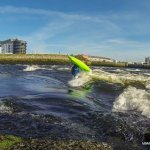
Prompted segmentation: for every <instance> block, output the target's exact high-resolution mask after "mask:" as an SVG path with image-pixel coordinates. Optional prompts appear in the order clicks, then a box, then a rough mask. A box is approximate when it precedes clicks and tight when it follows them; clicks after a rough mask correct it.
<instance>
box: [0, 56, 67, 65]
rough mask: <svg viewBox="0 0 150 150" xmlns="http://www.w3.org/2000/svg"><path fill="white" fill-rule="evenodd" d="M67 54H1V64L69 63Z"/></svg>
mask: <svg viewBox="0 0 150 150" xmlns="http://www.w3.org/2000/svg"><path fill="white" fill-rule="evenodd" d="M69 63H70V61H69V59H68V57H67V55H57V54H13V55H12V54H1V55H0V64H39V65H40V64H41V65H42V64H43V65H46V64H58V65H59V64H60V65H61V64H62V65H65V64H69Z"/></svg>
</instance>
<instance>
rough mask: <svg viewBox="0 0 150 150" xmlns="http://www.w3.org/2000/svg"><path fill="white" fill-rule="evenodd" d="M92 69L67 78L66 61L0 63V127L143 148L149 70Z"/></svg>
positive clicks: (149, 115)
mask: <svg viewBox="0 0 150 150" xmlns="http://www.w3.org/2000/svg"><path fill="white" fill-rule="evenodd" d="M92 70H93V71H92V72H91V73H89V74H87V73H80V75H79V78H78V79H72V76H71V74H70V67H69V66H57V65H53V66H26V65H0V133H1V134H14V135H18V136H21V137H27V138H29V137H33V138H34V137H36V138H39V137H48V138H50V139H54V140H57V139H66V140H69V139H71V140H92V141H104V142H107V143H109V144H111V145H112V146H113V147H114V148H119V147H124V149H125V148H131V149H146V148H147V147H144V146H142V141H143V137H144V134H146V133H150V71H149V70H137V69H125V68H123V69H120V68H110V67H107V68H105V67H92Z"/></svg>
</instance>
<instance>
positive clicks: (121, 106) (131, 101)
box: [112, 86, 150, 118]
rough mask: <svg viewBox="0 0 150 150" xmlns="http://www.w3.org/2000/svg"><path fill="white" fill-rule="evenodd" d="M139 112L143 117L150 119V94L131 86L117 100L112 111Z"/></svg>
mask: <svg viewBox="0 0 150 150" xmlns="http://www.w3.org/2000/svg"><path fill="white" fill-rule="evenodd" d="M131 110H133V111H138V112H141V114H142V115H144V116H146V117H148V118H150V93H149V92H147V91H145V90H142V89H137V88H135V87H132V86H129V87H128V88H127V89H125V90H124V92H123V93H122V94H121V95H120V96H119V97H118V98H117V99H116V100H115V102H114V104H113V109H112V111H115V112H122V111H131Z"/></svg>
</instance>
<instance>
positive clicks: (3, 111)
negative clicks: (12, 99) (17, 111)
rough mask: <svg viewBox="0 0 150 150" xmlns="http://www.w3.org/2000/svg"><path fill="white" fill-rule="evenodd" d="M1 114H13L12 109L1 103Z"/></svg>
mask: <svg viewBox="0 0 150 150" xmlns="http://www.w3.org/2000/svg"><path fill="white" fill-rule="evenodd" d="M0 113H12V110H11V108H10V107H7V106H6V105H5V104H4V103H3V102H0Z"/></svg>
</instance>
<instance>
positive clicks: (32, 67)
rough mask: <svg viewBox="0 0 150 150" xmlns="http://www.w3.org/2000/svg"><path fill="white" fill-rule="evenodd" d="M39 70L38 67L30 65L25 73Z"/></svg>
mask: <svg viewBox="0 0 150 150" xmlns="http://www.w3.org/2000/svg"><path fill="white" fill-rule="evenodd" d="M37 69H40V68H39V67H38V66H37V65H31V66H30V65H28V66H27V67H26V68H25V69H24V70H23V71H35V70H37Z"/></svg>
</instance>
